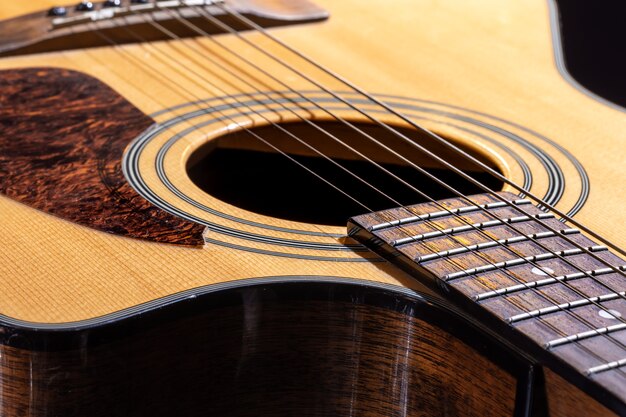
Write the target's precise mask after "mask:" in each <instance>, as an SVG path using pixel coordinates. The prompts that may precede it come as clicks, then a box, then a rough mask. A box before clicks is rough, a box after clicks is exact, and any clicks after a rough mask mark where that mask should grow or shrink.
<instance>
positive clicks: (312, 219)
mask: <svg viewBox="0 0 626 417" xmlns="http://www.w3.org/2000/svg"><path fill="white" fill-rule="evenodd" d="M317 125H318V126H319V127H320V128H322V129H323V130H324V131H326V132H328V133H329V134H332V135H334V136H336V137H337V138H340V139H341V140H342V141H343V142H345V143H346V144H347V145H349V146H350V147H353V148H355V149H357V150H358V151H359V152H361V153H362V154H364V155H365V156H366V157H367V158H369V159H371V160H373V161H375V162H376V163H378V164H380V165H381V166H382V167H383V168H384V169H386V170H388V171H389V172H391V173H393V174H394V175H396V176H397V177H399V178H401V179H402V180H403V181H405V182H406V183H408V184H410V185H411V186H413V187H415V188H417V189H419V190H420V191H422V192H423V193H425V194H426V195H427V196H429V197H431V198H433V199H435V200H439V199H443V198H448V197H456V194H455V193H454V192H452V191H451V190H449V189H446V187H444V186H442V185H441V184H438V183H437V182H436V181H434V180H432V179H430V178H428V176H427V175H425V174H422V173H420V172H419V171H418V170H417V169H415V167H413V166H411V165H409V164H407V163H406V162H403V161H401V160H399V159H398V157H396V156H394V155H393V154H392V153H390V152H388V151H385V150H384V149H382V148H381V147H379V146H377V145H375V144H373V142H371V141H369V140H367V139H366V138H364V137H363V136H361V135H359V134H358V133H356V132H355V131H354V130H352V129H350V128H348V127H346V126H345V125H342V124H339V123H333V122H317ZM281 126H282V127H283V128H285V129H286V130H288V131H289V132H290V133H292V134H293V135H294V136H296V137H298V138H300V139H302V140H303V141H305V143H307V144H309V145H310V146H312V147H314V148H316V149H318V150H319V151H320V152H322V153H324V154H325V155H328V156H329V157H330V158H332V160H334V161H335V162H337V163H338V164H339V165H341V166H342V167H343V168H345V170H344V169H341V168H339V167H337V166H336V165H334V164H333V163H332V162H330V161H328V160H327V159H324V158H323V157H320V156H319V155H317V154H315V153H314V152H313V151H311V150H310V149H308V148H307V147H306V146H305V145H303V144H301V143H299V142H298V141H297V140H295V139H294V138H293V137H291V136H290V135H289V134H287V133H284V132H282V131H281V130H279V129H278V128H276V127H272V126H263V127H257V128H254V129H253V131H254V133H255V134H256V135H258V136H260V137H262V138H263V139H264V140H266V141H268V142H269V143H271V144H272V145H274V146H275V147H277V148H278V149H280V150H282V151H283V152H285V153H286V154H288V155H289V158H293V159H294V160H296V161H297V162H298V163H300V164H302V165H303V166H305V167H307V168H308V169H309V170H310V171H313V172H315V173H316V174H318V175H319V176H321V177H322V178H324V179H326V180H327V181H328V182H330V183H332V184H333V185H334V187H336V188H334V187H332V186H330V185H329V184H327V183H326V182H324V181H323V180H321V179H319V178H318V177H316V176H315V175H313V174H311V173H310V172H308V171H307V170H306V169H304V168H303V167H301V166H299V165H298V164H297V163H295V162H294V161H292V160H290V159H289V158H288V157H286V156H285V155H283V154H281V153H279V152H277V151H275V150H274V149H272V148H271V147H270V146H267V145H266V144H264V143H263V142H262V141H260V140H259V139H258V138H255V137H254V136H253V135H251V134H250V133H248V132H246V131H245V130H244V131H237V132H234V133H230V134H228V135H225V136H222V137H220V138H218V139H216V140H212V141H210V142H209V143H207V144H206V145H205V146H203V147H201V148H199V149H198V150H196V151H195V152H194V153H193V154H192V155H191V157H190V158H189V161H188V163H187V172H188V175H189V177H190V178H191V180H192V181H193V182H194V183H195V184H196V185H197V186H198V187H199V188H201V189H202V190H204V191H205V192H207V193H208V194H210V195H212V196H214V197H216V198H218V199H220V200H222V201H224V202H226V203H229V204H232V205H234V206H237V207H240V208H243V209H246V210H250V211H253V212H256V213H260V214H264V215H267V216H272V217H278V218H282V219H287V220H295V221H299V222H307V223H316V224H325V225H337V226H343V225H345V224H346V220H347V219H348V218H349V217H351V216H355V215H358V214H362V213H365V212H367V211H368V209H371V210H374V211H376V210H383V209H387V208H392V207H397V206H399V205H410V204H417V203H421V202H424V201H429V200H428V198H426V197H424V196H422V195H420V194H419V193H417V192H416V191H414V190H412V189H411V187H409V186H407V185H406V184H403V182H402V181H399V180H398V179H396V178H393V177H392V176H390V175H388V174H386V173H385V172H384V171H383V170H381V169H380V168H377V167H376V166H375V165H374V164H373V163H372V162H368V161H367V160H365V159H364V158H362V157H359V156H358V155H356V154H355V153H354V152H351V151H350V150H348V149H347V148H345V147H343V146H341V145H339V144H338V143H337V142H335V141H334V140H333V139H331V138H330V137H329V136H327V135H325V134H323V133H322V132H320V131H319V130H317V129H315V128H314V127H312V126H310V125H309V124H306V123H289V124H283V125H281ZM357 126H358V127H359V129H362V130H363V131H364V132H366V133H367V134H369V135H371V136H372V137H374V138H376V139H377V140H379V141H381V142H383V143H384V144H385V145H386V146H388V147H390V148H391V149H393V150H395V151H396V152H398V153H399V154H401V155H403V156H405V157H406V158H407V159H408V160H410V161H411V162H413V163H415V164H416V165H418V166H420V167H422V168H423V169H425V170H426V171H427V172H428V173H430V174H432V175H434V176H435V177H436V178H438V179H440V180H442V181H443V182H445V183H446V184H449V185H450V186H451V187H454V188H455V189H456V190H457V191H459V192H461V193H463V194H465V195H471V194H478V193H482V192H484V190H482V189H481V188H479V187H478V186H476V185H473V184H472V183H471V182H469V181H468V180H466V179H463V178H462V177H461V176H460V175H458V174H456V173H454V172H453V171H451V170H450V169H447V168H446V167H444V166H442V165H441V164H438V163H437V162H436V161H433V160H432V158H430V157H429V156H428V155H426V154H424V153H423V152H420V151H419V150H417V149H416V148H414V147H413V146H411V145H409V144H408V143H406V141H403V140H402V139H400V138H398V137H397V136H394V135H393V134H391V133H390V132H388V131H387V130H385V129H383V128H380V127H377V126H373V125H369V124H357ZM397 130H399V131H400V132H402V134H404V135H406V136H407V137H409V138H410V139H411V140H412V141H414V142H417V143H419V144H420V145H422V146H424V147H427V148H428V149H429V150H430V151H432V152H433V153H435V154H436V155H440V156H441V157H442V158H444V159H445V160H446V161H450V162H451V163H452V164H454V166H456V167H458V168H459V169H461V170H463V171H464V172H465V173H467V174H468V175H470V176H471V177H472V178H474V179H476V180H477V181H479V182H480V183H482V184H484V185H486V186H487V187H489V188H490V189H492V190H500V189H502V186H503V184H502V183H501V182H500V181H499V180H497V179H495V178H493V176H491V175H490V174H487V173H485V172H481V171H479V168H477V167H476V166H474V165H473V164H472V163H470V162H468V161H467V160H466V159H464V158H462V157H459V156H458V155H456V154H454V153H453V152H451V151H449V150H447V149H445V147H443V146H442V145H438V144H437V143H436V142H435V141H434V140H433V139H431V138H429V137H425V136H424V135H422V134H420V133H418V132H417V131H415V130H412V129H402V128H397ZM455 144H456V145H457V146H459V147H461V148H462V149H463V150H464V151H465V152H467V153H469V154H471V155H472V156H474V157H476V158H478V159H479V160H481V161H482V162H484V163H486V164H487V165H489V166H490V167H492V168H494V169H496V170H498V168H497V167H496V165H495V164H494V163H493V162H492V161H490V160H489V159H487V158H486V157H485V156H484V155H480V154H478V153H477V152H475V151H473V150H470V149H468V148H466V147H463V146H462V145H461V144H460V143H455ZM346 171H349V172H351V173H354V174H355V176H357V177H358V178H360V179H361V180H362V181H361V180H359V179H357V178H355V176H352V175H350V174H348V173H347V172H346ZM365 183H367V184H370V185H371V187H370V186H368V185H366V184H365ZM374 188H375V189H376V190H375V189H374ZM337 189H339V190H342V191H343V192H345V193H346V194H348V195H350V196H351V197H352V198H354V200H357V201H358V202H359V203H361V204H363V205H361V204H359V203H357V202H356V201H354V200H353V199H351V198H349V197H347V196H346V195H345V194H343V193H342V192H341V191H338V190H337ZM377 190H378V191H377ZM364 206H366V207H367V208H365V207H364Z"/></svg>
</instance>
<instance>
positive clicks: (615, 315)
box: [598, 310, 622, 320]
mask: <svg viewBox="0 0 626 417" xmlns="http://www.w3.org/2000/svg"><path fill="white" fill-rule="evenodd" d="M598 314H599V315H600V317H604V318H605V319H612V320H617V319H619V318H621V317H622V313H620V312H619V311H617V310H608V311H607V310H600V311H598Z"/></svg>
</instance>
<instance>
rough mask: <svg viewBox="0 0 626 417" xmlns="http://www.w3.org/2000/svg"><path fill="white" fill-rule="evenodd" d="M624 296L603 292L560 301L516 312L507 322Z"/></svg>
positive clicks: (625, 294) (624, 294)
mask: <svg viewBox="0 0 626 417" xmlns="http://www.w3.org/2000/svg"><path fill="white" fill-rule="evenodd" d="M624 296H626V292H624V291H622V292H619V293H611V294H605V295H600V296H597V297H589V298H581V299H579V300H576V301H571V302H568V303H562V304H558V305H554V306H550V307H544V308H539V309H537V310H533V311H529V312H527V313H522V314H517V315H515V316H512V317H509V318H508V319H507V321H508V322H509V323H516V322H518V321H522V320H527V319H531V318H535V317H540V316H544V315H546V314H550V313H555V312H558V311H564V310H570V309H572V308H576V307H581V306H586V305H589V304H594V303H601V302H603V301H611V300H616V299H618V298H622V297H624Z"/></svg>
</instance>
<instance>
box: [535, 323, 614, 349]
mask: <svg viewBox="0 0 626 417" xmlns="http://www.w3.org/2000/svg"><path fill="white" fill-rule="evenodd" d="M624 329H626V323H620V324H615V325H613V326H606V327H600V328H598V329H593V330H588V331H586V332H580V333H576V334H573V335H571V336H566V337H561V338H559V339H554V340H550V341H549V342H548V343H546V344H545V348H546V349H552V348H555V347H557V346H561V345H565V344H568V343H573V342H577V341H579V340H583V339H588V338H590V337H595V336H600V335H603V334H609V333H613V332H617V331H619V330H624Z"/></svg>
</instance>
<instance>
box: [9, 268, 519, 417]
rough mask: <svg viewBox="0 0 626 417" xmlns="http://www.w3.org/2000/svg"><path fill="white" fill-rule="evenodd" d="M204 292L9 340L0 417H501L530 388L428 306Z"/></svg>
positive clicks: (496, 352) (360, 296) (256, 291)
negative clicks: (86, 323)
mask: <svg viewBox="0 0 626 417" xmlns="http://www.w3.org/2000/svg"><path fill="white" fill-rule="evenodd" d="M284 281H289V279H286V280H284ZM195 293H196V294H197V297H196V298H194V299H191V298H189V295H191V293H189V294H187V295H186V297H185V296H182V295H181V296H179V297H178V298H179V299H178V301H177V302H175V303H172V302H171V301H170V303H168V304H169V305H168V306H167V308H166V309H164V310H159V309H154V308H147V309H146V311H144V313H143V314H142V315H141V316H133V317H127V318H125V319H121V320H117V321H114V322H112V323H108V324H105V323H101V324H99V325H96V324H94V325H92V326H86V327H83V328H77V329H71V328H65V329H57V330H55V331H52V330H45V329H44V330H40V331H38V332H34V331H32V330H29V329H28V328H25V329H20V328H14V329H12V330H11V331H10V332H9V333H5V334H3V337H2V339H3V340H2V341H3V346H2V347H1V348H0V349H1V350H0V352H1V353H2V371H3V372H2V384H1V385H0V387H1V388H0V398H2V400H3V401H1V402H0V415H2V416H11V417H13V416H26V415H28V416H31V415H33V416H35V415H36V416H39V415H63V416H66V417H70V416H87V415H89V416H93V417H98V416H126V417H130V416H146V415H150V416H172V415H178V416H206V415H216V416H217V415H229V416H270V415H271V416H293V415H299V416H328V415H341V416H343V415H352V416H387V417H388V416H398V417H399V416H433V415H437V416H447V417H454V416H459V415H465V416H476V417H479V416H480V417H482V416H494V417H499V416H503V415H509V416H510V415H512V414H513V411H514V407H515V405H514V402H515V397H516V390H517V382H518V381H517V380H519V381H520V384H521V387H522V388H523V387H524V385H525V381H524V376H525V373H524V372H525V369H526V370H527V367H528V365H527V364H526V365H525V364H524V362H523V361H521V360H520V359H519V358H517V357H516V356H515V355H512V354H511V353H509V352H507V351H506V350H505V349H504V348H503V347H502V346H500V345H498V344H495V343H493V342H491V341H488V340H487V339H485V338H484V336H483V335H481V333H480V331H479V330H478V328H476V327H474V326H473V325H472V324H471V323H468V322H467V321H464V320H462V319H460V318H459V316H457V315H455V314H454V313H452V312H451V311H448V310H446V309H445V308H443V307H442V306H439V305H436V304H432V303H430V302H428V301H427V300H426V299H423V298H421V297H419V296H415V295H413V296H411V295H409V294H408V293H399V292H395V291H393V290H391V289H390V288H387V289H385V288H382V287H378V288H375V287H367V286H362V285H355V284H346V283H343V284H339V283H338V281H335V283H332V281H331V280H327V282H326V283H322V282H318V283H306V282H304V281H301V282H299V283H298V282H292V283H285V282H283V283H276V282H275V283H274V284H271V283H263V281H262V280H261V281H259V282H257V283H256V284H248V285H244V286H239V288H237V287H234V288H231V289H222V291H219V292H209V293H207V294H202V291H200V290H199V291H196V292H195ZM468 343H469V344H468ZM33 370H34V371H35V372H32V371H33ZM520 397H521V400H522V401H523V400H524V395H523V391H522V392H521V395H520Z"/></svg>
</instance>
